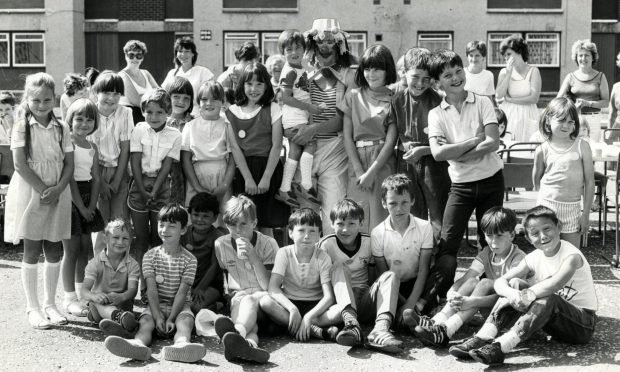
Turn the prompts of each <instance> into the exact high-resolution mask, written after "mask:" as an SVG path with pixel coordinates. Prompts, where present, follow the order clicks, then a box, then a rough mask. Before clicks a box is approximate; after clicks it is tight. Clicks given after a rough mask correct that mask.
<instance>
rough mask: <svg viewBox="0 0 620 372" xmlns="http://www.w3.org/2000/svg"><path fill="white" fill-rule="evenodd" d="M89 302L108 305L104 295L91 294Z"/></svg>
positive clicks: (106, 297)
mask: <svg viewBox="0 0 620 372" xmlns="http://www.w3.org/2000/svg"><path fill="white" fill-rule="evenodd" d="M90 300H91V301H92V302H94V303H98V304H102V305H107V304H109V303H110V300H109V299H108V296H107V295H106V294H105V293H91V294H90Z"/></svg>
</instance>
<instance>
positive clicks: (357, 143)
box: [355, 140, 385, 148]
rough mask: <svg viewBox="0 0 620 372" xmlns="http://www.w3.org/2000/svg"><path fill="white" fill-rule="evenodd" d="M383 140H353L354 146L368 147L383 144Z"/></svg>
mask: <svg viewBox="0 0 620 372" xmlns="http://www.w3.org/2000/svg"><path fill="white" fill-rule="evenodd" d="M384 143H385V141H384V140H373V141H355V147H358V148H359V147H370V146H375V145H382V144H384Z"/></svg>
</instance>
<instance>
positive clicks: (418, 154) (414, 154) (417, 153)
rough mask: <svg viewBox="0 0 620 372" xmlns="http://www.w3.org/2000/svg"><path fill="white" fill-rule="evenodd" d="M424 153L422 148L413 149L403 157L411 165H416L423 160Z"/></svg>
mask: <svg viewBox="0 0 620 372" xmlns="http://www.w3.org/2000/svg"><path fill="white" fill-rule="evenodd" d="M422 151H423V150H422V148H421V147H413V148H411V149H409V150H407V152H406V153H405V154H404V155H403V160H404V161H406V162H407V163H409V164H415V163H417V162H418V161H420V159H421V158H422V156H423V155H422Z"/></svg>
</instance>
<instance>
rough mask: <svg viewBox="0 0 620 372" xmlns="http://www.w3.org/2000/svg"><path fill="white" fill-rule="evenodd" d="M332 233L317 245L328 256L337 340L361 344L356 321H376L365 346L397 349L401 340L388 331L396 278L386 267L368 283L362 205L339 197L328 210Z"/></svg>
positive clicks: (367, 243) (367, 241) (393, 310)
mask: <svg viewBox="0 0 620 372" xmlns="http://www.w3.org/2000/svg"><path fill="white" fill-rule="evenodd" d="M330 219H331V221H332V227H333V228H334V234H332V235H328V236H326V237H325V238H323V240H321V242H320V243H319V249H322V250H324V251H325V252H327V254H328V255H329V256H330V258H331V260H332V263H333V266H332V285H333V287H334V295H335V297H336V303H337V306H339V307H340V309H342V310H341V312H340V315H341V317H342V320H343V321H344V328H343V329H342V331H340V332H339V333H338V335H337V336H336V342H337V343H339V344H341V345H346V346H359V345H362V344H363V341H364V340H363V338H364V337H363V335H362V330H361V329H360V325H359V322H360V321H361V322H363V323H368V322H372V321H375V327H374V328H373V330H372V331H371V332H370V334H369V335H368V339H369V342H368V344H367V345H368V346H369V347H371V348H374V349H377V350H380V351H384V352H389V353H398V352H401V351H402V346H401V345H402V341H400V340H398V339H396V338H395V337H394V336H393V335H392V333H390V331H389V330H390V324H391V320H392V319H393V318H394V315H395V313H396V305H397V302H398V287H399V285H400V280H399V278H398V277H397V276H396V275H395V274H394V272H392V271H386V272H384V273H383V275H381V277H380V278H379V279H377V280H376V281H375V282H374V284H372V286H369V273H368V269H369V267H370V266H371V265H372V264H371V259H372V252H371V244H370V236H369V235H367V234H364V233H361V232H360V227H361V225H362V223H363V222H364V209H363V208H362V207H361V206H360V205H359V204H357V203H356V202H355V201H353V200H351V199H344V200H341V201H339V202H338V203H337V204H336V205H335V206H334V208H333V209H332V211H331V212H330Z"/></svg>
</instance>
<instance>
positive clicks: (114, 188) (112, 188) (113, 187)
mask: <svg viewBox="0 0 620 372" xmlns="http://www.w3.org/2000/svg"><path fill="white" fill-rule="evenodd" d="M120 184H121V181H118V182H114V181H112V182H111V183H110V185H109V186H110V192H111V193H112V194H116V193H117V192H118V188H119V187H120Z"/></svg>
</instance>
